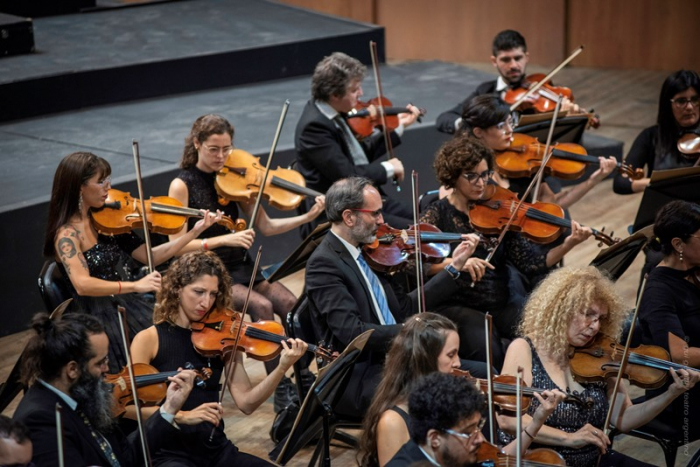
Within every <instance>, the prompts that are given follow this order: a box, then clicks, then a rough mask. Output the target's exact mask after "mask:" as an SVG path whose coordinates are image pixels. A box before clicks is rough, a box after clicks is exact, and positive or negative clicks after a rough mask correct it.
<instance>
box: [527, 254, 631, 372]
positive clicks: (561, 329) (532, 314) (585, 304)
mask: <svg viewBox="0 0 700 467" xmlns="http://www.w3.org/2000/svg"><path fill="white" fill-rule="evenodd" d="M593 303H598V304H600V305H603V306H604V307H605V308H607V311H608V315H607V316H606V317H605V318H603V319H601V321H600V330H599V334H604V335H606V336H609V337H611V338H613V339H617V338H618V337H619V335H620V332H621V330H622V323H623V321H624V320H625V318H626V317H627V314H628V313H627V308H626V307H625V305H624V303H623V301H622V298H621V297H620V296H619V295H618V293H617V292H616V291H615V288H614V284H613V282H612V281H611V280H610V279H609V278H608V277H607V276H605V275H604V274H603V273H602V272H601V271H599V270H598V269H596V268H595V267H593V266H588V267H585V268H561V269H558V270H556V271H554V272H552V273H550V274H549V275H548V276H547V277H546V278H545V279H544V280H543V281H542V282H541V283H540V284H539V285H538V286H537V288H536V289H535V290H534V291H533V292H532V295H530V298H529V299H528V301H527V303H526V304H525V308H524V310H523V315H522V320H521V322H520V326H519V328H518V333H519V334H520V335H521V336H523V337H528V338H530V340H531V341H532V343H533V345H534V346H535V348H537V349H538V352H540V353H544V354H547V355H548V356H550V357H551V358H552V359H554V360H555V361H557V362H558V363H564V362H565V361H566V358H567V354H568V350H569V342H568V340H567V331H568V328H569V324H570V323H571V320H572V319H574V317H575V316H576V314H577V313H578V314H584V313H586V310H588V308H589V307H590V306H591V305H592V304H593Z"/></svg>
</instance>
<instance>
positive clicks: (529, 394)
mask: <svg viewBox="0 0 700 467" xmlns="http://www.w3.org/2000/svg"><path fill="white" fill-rule="evenodd" d="M452 375H453V376H458V377H462V378H467V379H468V380H469V381H472V382H473V383H474V384H475V385H476V386H477V387H478V388H479V390H480V391H481V392H482V393H483V394H487V393H488V391H489V382H488V380H486V379H481V378H475V377H474V376H472V375H471V374H470V373H469V372H468V371H464V370H460V369H458V368H453V369H452ZM516 381H517V378H516V377H515V376H509V375H498V376H494V377H493V392H494V394H493V396H494V397H493V404H494V405H495V406H496V407H497V410H498V411H500V412H516V410H517V408H516V407H517V402H518V401H517V399H516V389H517V388H516V386H515V385H516ZM521 391H522V392H521V394H522V397H521V399H520V400H521V406H520V408H521V410H522V412H523V413H525V412H527V410H528V409H529V408H530V401H531V400H532V398H533V397H534V394H535V393H537V394H542V393H543V392H544V391H545V390H544V389H537V388H531V387H528V386H526V385H525V383H522V385H521ZM564 402H573V403H575V404H577V405H579V406H582V407H583V406H590V405H591V404H592V403H593V401H584V400H583V399H581V397H579V396H577V395H575V394H567V395H566V398H565V399H564Z"/></svg>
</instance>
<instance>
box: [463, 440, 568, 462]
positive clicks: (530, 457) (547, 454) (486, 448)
mask: <svg viewBox="0 0 700 467" xmlns="http://www.w3.org/2000/svg"><path fill="white" fill-rule="evenodd" d="M521 460H522V464H521V465H522V466H523V467H535V466H540V465H566V461H565V460H564V458H563V457H562V456H561V454H559V453H558V452H557V451H555V450H554V449H547V448H539V449H531V450H528V451H527V452H526V453H525V454H524V455H523V456H522V458H521ZM476 461H477V462H478V463H479V464H481V465H516V456H512V455H509V454H506V453H505V452H503V450H502V449H501V448H499V447H498V446H496V445H493V444H491V443H489V442H488V441H485V440H484V442H482V443H481V445H480V446H479V449H477V451H476Z"/></svg>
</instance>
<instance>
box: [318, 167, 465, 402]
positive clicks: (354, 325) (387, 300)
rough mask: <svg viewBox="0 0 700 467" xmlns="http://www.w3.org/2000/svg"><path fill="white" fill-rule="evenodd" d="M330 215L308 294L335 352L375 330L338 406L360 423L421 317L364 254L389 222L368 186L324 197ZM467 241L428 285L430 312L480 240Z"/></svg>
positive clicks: (344, 184) (352, 183) (350, 182)
mask: <svg viewBox="0 0 700 467" xmlns="http://www.w3.org/2000/svg"><path fill="white" fill-rule="evenodd" d="M326 215H327V216H328V219H329V220H330V222H331V229H330V232H329V233H328V234H327V235H326V237H325V238H324V239H323V241H322V242H321V244H320V245H319V246H318V248H316V250H315V251H314V252H313V254H312V255H311V257H310V258H309V261H308V263H307V265H306V293H307V295H308V297H309V306H310V309H311V315H312V317H313V319H314V321H315V324H316V327H317V330H318V331H319V333H320V335H321V336H322V337H323V338H324V340H325V342H326V343H328V344H330V345H331V346H332V348H333V349H334V350H343V349H344V348H345V347H346V346H347V345H348V344H349V343H350V342H351V341H352V340H353V339H354V338H355V337H357V336H358V335H360V334H361V333H363V332H364V331H366V330H368V329H373V330H374V332H373V333H372V335H371V336H370V338H369V340H368V341H367V343H366V345H365V348H364V352H363V355H362V356H360V359H359V360H358V362H357V363H356V364H355V368H354V370H353V375H352V377H351V380H350V383H349V384H348V387H347V388H346V390H345V393H344V395H343V398H342V400H341V402H340V404H339V406H338V407H336V411H338V412H339V413H342V414H345V415H354V416H358V415H362V414H363V413H364V412H365V410H366V409H367V407H368V406H369V403H370V400H371V398H372V395H373V393H374V390H375V388H376V385H377V384H378V382H379V377H380V376H381V370H382V363H383V361H384V356H385V353H386V351H387V350H388V347H389V342H390V341H391V339H392V338H393V337H394V336H395V335H396V334H398V332H399V330H400V329H401V326H402V324H401V323H403V321H404V320H405V319H406V317H408V316H410V315H412V314H414V313H416V312H417V311H418V309H417V292H416V291H413V292H411V293H410V294H405V293H403V292H402V291H397V292H395V291H394V290H393V289H392V287H391V286H389V285H388V284H387V281H386V279H385V278H384V277H382V276H381V275H379V276H378V275H376V274H375V273H374V272H372V271H371V270H369V268H368V267H367V265H366V262H365V260H364V259H363V257H362V255H361V248H362V246H363V245H364V244H368V243H372V242H373V241H374V239H375V238H376V233H377V229H378V228H379V225H380V224H382V223H383V222H384V219H383V214H382V199H381V196H380V195H379V192H378V191H377V189H376V188H375V187H374V186H372V184H371V181H370V180H368V179H366V178H359V177H350V178H346V179H341V180H339V181H337V182H335V183H334V184H333V185H332V186H331V187H330V188H329V190H328V191H327V192H326ZM464 238H465V240H464V241H463V242H462V243H461V244H460V245H459V246H458V247H457V248H456V249H455V251H454V254H453V262H452V265H451V267H450V266H448V267H447V268H445V270H444V271H441V272H440V273H438V274H437V275H435V276H434V277H433V278H432V279H431V280H430V281H428V282H427V283H426V284H425V288H424V290H425V301H426V303H425V309H426V310H430V309H433V308H434V307H435V306H437V305H439V304H440V302H441V301H442V300H444V299H445V298H447V297H449V296H450V295H451V294H452V293H454V291H455V290H456V289H457V285H456V283H455V279H456V278H457V277H459V274H460V271H461V269H462V268H463V267H464V265H465V263H466V261H467V259H468V258H469V256H470V255H471V254H472V253H473V252H474V249H475V248H476V245H477V243H478V237H477V236H476V235H474V234H470V235H465V236H464Z"/></svg>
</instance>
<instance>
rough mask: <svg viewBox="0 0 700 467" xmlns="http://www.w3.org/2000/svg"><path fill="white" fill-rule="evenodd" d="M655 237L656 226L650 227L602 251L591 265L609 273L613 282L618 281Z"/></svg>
mask: <svg viewBox="0 0 700 467" xmlns="http://www.w3.org/2000/svg"><path fill="white" fill-rule="evenodd" d="M653 236H654V226H653V225H649V226H647V227H645V228H643V229H642V230H640V231H638V232H635V233H634V234H632V235H630V236H629V237H627V238H626V239H624V240H622V241H621V242H618V243H616V244H614V245H612V246H611V247H609V248H606V249H605V250H602V251H601V252H600V253H598V256H596V257H595V258H594V259H593V261H591V264H590V265H591V266H595V267H596V268H598V269H600V270H601V271H604V272H607V273H608V274H609V275H610V278H611V279H612V280H613V281H617V280H618V279H619V278H620V277H621V276H622V274H624V272H625V271H626V270H627V268H629V267H630V265H631V264H632V262H634V260H635V258H636V257H637V255H638V254H639V252H640V251H642V249H643V248H644V246H646V244H647V242H649V239H650V238H651V237H653Z"/></svg>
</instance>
